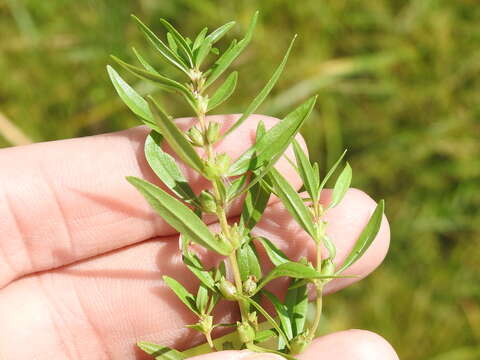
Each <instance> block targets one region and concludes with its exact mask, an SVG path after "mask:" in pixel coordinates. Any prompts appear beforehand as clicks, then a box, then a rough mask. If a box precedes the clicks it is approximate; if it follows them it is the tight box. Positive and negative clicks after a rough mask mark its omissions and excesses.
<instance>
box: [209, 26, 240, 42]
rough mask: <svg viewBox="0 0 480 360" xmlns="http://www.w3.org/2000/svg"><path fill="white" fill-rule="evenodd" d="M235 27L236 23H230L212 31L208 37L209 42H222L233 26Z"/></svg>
mask: <svg viewBox="0 0 480 360" xmlns="http://www.w3.org/2000/svg"><path fill="white" fill-rule="evenodd" d="M234 25H235V21H230V22H228V23H226V24H225V25H222V26H220V27H219V28H217V29H215V30H214V31H212V32H211V33H210V34H209V35H208V36H207V38H208V40H209V41H210V42H211V43H212V44H215V43H216V42H217V41H218V40H220V39H221V38H222V37H223V35H225V34H226V33H227V32H228V31H229V30H230V29H231V28H232V27H233V26H234Z"/></svg>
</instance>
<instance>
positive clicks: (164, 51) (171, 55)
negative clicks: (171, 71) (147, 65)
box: [132, 15, 188, 75]
mask: <svg viewBox="0 0 480 360" xmlns="http://www.w3.org/2000/svg"><path fill="white" fill-rule="evenodd" d="M132 17H133V19H134V20H135V21H136V22H137V25H138V27H139V28H140V30H141V31H142V32H143V34H144V35H145V37H146V38H147V39H148V41H150V43H151V44H152V45H153V46H154V47H155V49H156V50H157V51H158V52H159V53H160V54H161V55H162V56H163V57H164V58H165V60H167V61H168V62H170V63H171V64H172V65H174V66H176V67H177V68H178V69H180V70H182V71H183V72H184V73H185V74H187V75H188V66H187V64H186V63H185V62H184V60H183V59H182V58H180V57H179V56H178V55H177V54H176V53H175V52H173V51H172V50H171V49H170V48H169V47H168V46H167V45H166V44H165V43H164V42H163V41H162V40H160V39H159V38H158V37H157V36H156V35H155V34H154V32H153V31H152V30H150V28H149V27H148V26H147V25H145V24H144V23H143V22H142V21H141V20H140V19H139V18H137V17H136V16H135V15H132Z"/></svg>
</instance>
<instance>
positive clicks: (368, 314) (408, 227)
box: [0, 0, 480, 360]
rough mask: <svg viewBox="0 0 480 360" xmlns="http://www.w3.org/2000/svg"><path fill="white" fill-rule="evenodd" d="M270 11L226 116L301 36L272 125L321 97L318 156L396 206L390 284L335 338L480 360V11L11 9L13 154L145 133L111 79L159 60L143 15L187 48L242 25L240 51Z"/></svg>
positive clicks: (248, 3)
mask: <svg viewBox="0 0 480 360" xmlns="http://www.w3.org/2000/svg"><path fill="white" fill-rule="evenodd" d="M257 8H258V9H260V10H261V14H262V19H261V22H260V24H259V28H258V31H257V33H256V36H255V38H254V41H253V43H252V45H251V46H250V47H249V49H248V50H247V52H246V53H245V54H244V55H243V56H242V57H241V58H240V60H239V61H237V67H238V68H239V70H241V71H240V87H239V90H238V91H237V96H235V98H233V100H232V101H230V105H229V106H224V107H223V108H221V109H220V110H219V111H220V112H239V111H241V109H242V105H245V104H246V103H247V101H248V99H250V96H251V94H253V93H255V91H257V90H258V89H260V88H261V86H263V83H264V82H265V81H266V79H267V78H268V77H269V75H270V73H271V72H272V70H273V68H274V67H275V66H276V64H277V63H278V62H279V60H280V58H281V56H282V53H283V51H284V50H285V48H286V46H287V45H288V42H289V40H290V38H291V36H292V34H293V33H295V32H296V33H299V34H300V38H299V41H298V42H297V44H296V46H295V50H294V52H293V54H292V56H291V59H290V61H289V65H288V66H287V71H286V75H285V76H284V77H283V80H282V81H281V82H280V84H279V86H278V87H277V88H276V90H275V92H274V96H273V98H272V100H271V101H270V102H269V103H268V104H267V105H265V106H264V107H263V108H262V112H264V113H266V114H270V115H281V114H284V113H285V112H286V111H287V110H288V109H290V108H291V107H292V106H293V105H295V104H296V103H298V102H300V101H301V100H303V99H305V98H306V97H307V96H308V95H310V94H312V93H315V92H316V93H319V94H320V105H319V106H318V107H317V112H316V113H315V114H314V116H312V118H311V120H310V122H309V124H308V126H307V127H306V128H305V129H304V134H305V136H306V138H307V139H308V141H309V147H310V149H311V151H312V153H313V154H314V157H316V158H317V159H318V160H320V161H321V164H323V169H325V168H326V167H327V166H328V165H329V164H331V163H332V160H333V159H335V158H336V157H337V156H338V155H339V153H340V152H341V151H342V150H343V149H344V148H348V149H349V155H348V157H349V160H350V161H351V164H352V166H353V168H354V185H355V186H356V187H359V188H362V189H364V190H365V191H367V192H369V193H371V194H373V196H374V197H375V198H377V199H379V198H380V197H383V198H385V199H386V200H387V214H388V217H389V219H390V220H391V226H392V245H391V252H390V254H389V256H388V258H387V259H386V261H385V263H384V265H383V266H382V267H381V269H380V271H378V272H376V273H375V275H373V276H371V277H370V278H369V279H367V280H366V281H363V282H362V283H361V284H358V285H355V286H353V287H351V288H350V289H348V290H346V291H342V292H341V293H340V294H336V295H333V296H331V297H329V298H328V299H327V300H326V301H327V303H328V304H327V306H326V311H327V313H326V316H327V318H328V322H327V324H326V328H327V329H326V330H329V331H332V330H338V329H346V328H350V327H356V328H366V329H370V330H372V331H377V332H379V333H381V334H383V335H384V336H385V337H386V338H387V339H388V340H389V341H390V342H392V343H393V345H394V346H395V348H396V349H397V351H398V352H399V354H400V358H401V359H404V360H410V359H412V360H413V359H431V360H434V359H435V360H447V359H456V360H465V359H478V358H480V276H479V274H480V261H479V259H480V242H479V240H480V230H479V226H478V224H479V223H480V211H479V208H480V141H479V137H480V122H479V118H480V27H479V26H478V25H479V23H480V6H478V2H476V1H475V0H470V1H469V0H457V1H449V0H444V1H442V0H410V1H408V0H403V1H402V0H397V1H395V0H371V1H359V0H332V1H327V0H302V1H291V0H264V1H253V0H236V1H221V2H219V1H214V0H171V1H155V0H137V1H126V0H83V1H73V0H55V1H38V0H8V1H7V0H0V39H1V40H0V53H1V56H0V79H1V81H0V134H1V135H0V146H9V145H15V144H22V143H25V142H28V141H43V140H54V139H61V138H69V137H74V136H82V135H88V134H95V133H100V132H106V131H112V130H116V129H123V128H125V127H129V126H135V125H137V124H138V121H137V120H136V119H135V117H134V116H133V115H132V114H131V113H130V112H129V111H128V110H127V108H126V107H125V106H124V105H123V104H121V103H120V102H119V100H118V99H117V96H116V95H115V93H114V90H113V88H112V86H111V85H110V83H109V81H108V78H107V75H106V71H105V65H106V64H107V63H109V62H110V60H109V58H108V55H109V54H111V53H115V54H117V55H119V56H120V57H123V58H126V59H128V60H132V54H131V52H129V51H128V49H127V48H126V47H125V44H132V45H133V44H134V45H135V46H136V47H137V48H139V49H141V50H143V49H144V48H147V46H146V43H145V42H144V41H143V39H142V38H141V34H140V33H139V32H138V31H137V30H136V28H135V26H134V24H133V22H132V21H131V20H130V18H129V15H130V13H135V14H137V15H139V16H140V17H141V18H142V19H143V20H144V21H145V22H146V23H147V24H150V25H151V26H152V27H153V28H156V29H158V30H160V24H159V22H158V18H159V17H165V18H167V19H169V20H170V21H171V22H172V23H174V24H175V25H178V26H179V27H180V28H181V29H183V31H184V32H185V33H194V32H196V31H197V30H199V29H200V27H202V26H203V25H205V24H209V25H210V28H213V27H215V26H218V25H220V24H222V23H224V22H226V21H229V20H232V19H236V20H238V21H239V23H240V25H239V26H237V27H236V29H235V30H234V33H233V35H232V36H235V31H236V32H237V36H238V35H239V34H240V33H241V32H242V31H243V28H244V26H245V24H246V23H247V21H248V19H249V18H250V16H251V15H252V13H253V12H254V10H255V9H257ZM144 51H147V50H144ZM147 53H148V51H147ZM150 55H153V54H152V53H151V52H150ZM150 58H151V59H153V57H150ZM158 65H159V67H160V68H162V65H161V64H160V62H158ZM162 71H164V72H169V71H171V70H170V69H168V68H164V69H163V68H162ZM129 79H130V80H132V81H133V80H134V79H133V78H129ZM137 85H138V86H137V88H140V89H143V91H148V90H149V85H148V84H147V83H141V82H140V83H137ZM170 107H171V108H172V109H173V108H175V109H176V114H177V115H179V116H181V115H184V114H187V109H185V108H184V107H183V105H181V104H170Z"/></svg>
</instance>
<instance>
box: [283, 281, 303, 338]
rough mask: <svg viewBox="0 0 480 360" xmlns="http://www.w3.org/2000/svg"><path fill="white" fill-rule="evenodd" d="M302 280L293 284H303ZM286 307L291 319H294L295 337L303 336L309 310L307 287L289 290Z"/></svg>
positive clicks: (293, 330)
mask: <svg viewBox="0 0 480 360" xmlns="http://www.w3.org/2000/svg"><path fill="white" fill-rule="evenodd" d="M301 281H302V280H293V281H292V283H297V282H301ZM285 306H286V307H287V311H288V314H289V317H290V319H292V333H293V337H295V336H297V335H299V334H301V333H302V332H303V329H304V327H305V321H306V318H307V310H308V295H307V285H306V284H304V285H302V286H299V287H296V288H289V289H288V291H287V295H286V296H285Z"/></svg>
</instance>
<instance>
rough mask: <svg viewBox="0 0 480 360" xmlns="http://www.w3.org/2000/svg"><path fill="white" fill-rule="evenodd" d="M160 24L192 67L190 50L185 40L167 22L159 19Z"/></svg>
mask: <svg viewBox="0 0 480 360" xmlns="http://www.w3.org/2000/svg"><path fill="white" fill-rule="evenodd" d="M160 23H161V24H162V25H163V26H164V27H165V29H167V31H168V32H169V33H170V34H172V36H173V38H174V39H175V41H176V42H177V44H178V45H179V46H180V48H181V49H182V50H183V52H184V53H185V55H186V57H187V60H188V62H189V64H190V66H192V67H193V54H192V49H190V46H189V44H188V43H187V41H186V40H185V38H184V37H183V36H182V35H181V34H180V33H179V32H178V31H177V29H175V28H174V27H173V26H172V24H170V23H169V22H168V21H167V20H165V19H160Z"/></svg>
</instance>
